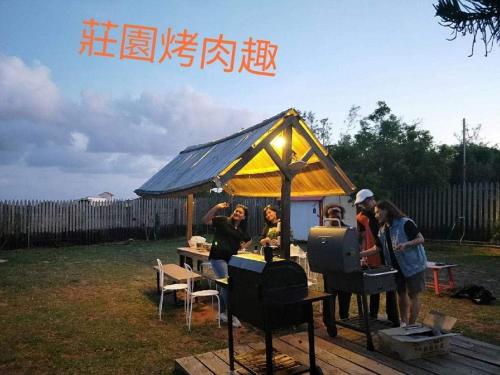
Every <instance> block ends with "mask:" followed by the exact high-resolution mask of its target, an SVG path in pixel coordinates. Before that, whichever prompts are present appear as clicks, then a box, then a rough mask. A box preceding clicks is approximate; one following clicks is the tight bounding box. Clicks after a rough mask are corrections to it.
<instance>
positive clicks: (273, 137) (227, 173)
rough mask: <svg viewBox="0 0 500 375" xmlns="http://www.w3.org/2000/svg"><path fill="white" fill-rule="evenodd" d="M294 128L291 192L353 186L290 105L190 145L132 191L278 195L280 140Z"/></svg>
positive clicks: (316, 193)
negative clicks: (258, 120)
mask: <svg viewBox="0 0 500 375" xmlns="http://www.w3.org/2000/svg"><path fill="white" fill-rule="evenodd" d="M290 126H291V127H292V150H293V159H292V163H291V165H290V166H289V167H291V169H290V170H292V171H293V173H294V177H293V182H292V189H291V196H292V197H298V196H321V195H333V194H349V193H351V192H352V191H353V190H354V188H355V187H354V185H353V184H352V183H351V181H350V180H349V178H348V177H347V176H346V175H345V173H344V172H343V171H342V170H341V169H340V167H339V166H338V165H337V164H336V163H335V161H334V160H333V159H332V158H331V157H330V156H329V155H328V152H327V150H326V149H325V148H324V147H323V146H322V145H321V143H320V142H319V141H318V140H317V139H316V137H315V136H314V134H313V132H312V131H311V129H310V128H309V127H308V126H307V124H306V122H305V121H304V120H303V119H302V118H301V117H300V116H299V115H298V113H297V111H295V110H294V109H289V110H287V111H284V112H281V113H279V114H277V115H276V116H273V117H271V118H269V119H267V120H265V121H263V122H261V123H260V124H257V125H255V126H252V127H250V128H248V129H245V130H243V131H241V132H238V133H236V134H233V135H231V136H228V137H226V138H223V139H220V140H217V141H214V142H210V143H206V144H202V145H197V146H191V147H188V148H186V149H185V150H183V151H182V152H180V153H179V155H177V156H176V157H175V158H174V159H173V160H171V161H170V163H168V164H167V165H166V166H165V167H163V168H162V169H161V170H160V171H159V172H157V173H156V174H155V175H154V176H153V177H151V178H150V179H149V180H148V181H147V182H146V183H145V184H144V185H142V186H141V187H140V188H139V189H137V190H135V193H136V194H138V195H140V196H143V197H165V196H173V195H186V194H192V193H195V192H198V191H203V190H208V189H211V188H214V187H223V188H224V189H225V190H226V191H227V192H229V193H230V194H233V195H240V196H249V197H252V196H253V197H279V196H280V195H281V183H282V173H281V172H280V170H281V171H283V170H285V169H287V168H284V167H285V166H283V165H282V164H280V163H282V161H281V147H280V145H279V138H280V135H281V133H283V131H284V130H285V129H286V128H287V127H290Z"/></svg>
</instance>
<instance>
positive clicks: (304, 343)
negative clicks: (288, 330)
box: [280, 334, 376, 375]
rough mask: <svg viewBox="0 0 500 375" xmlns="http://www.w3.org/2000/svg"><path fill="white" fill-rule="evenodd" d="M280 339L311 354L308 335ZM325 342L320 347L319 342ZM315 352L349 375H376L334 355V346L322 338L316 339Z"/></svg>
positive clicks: (317, 356)
mask: <svg viewBox="0 0 500 375" xmlns="http://www.w3.org/2000/svg"><path fill="white" fill-rule="evenodd" d="M280 339H281V340H282V341H284V342H286V343H288V344H290V345H292V346H295V347H296V348H298V349H300V350H302V351H304V352H305V353H308V352H309V341H308V337H307V334H306V335H305V336H304V337H299V336H298V335H289V336H284V337H280ZM320 341H323V343H322V344H323V345H320V344H319V342H320ZM315 351H316V358H319V359H321V360H322V361H324V362H326V363H329V364H330V365H332V366H334V367H338V368H339V369H341V370H342V371H345V372H347V373H348V374H358V375H364V374H376V372H373V371H372V370H371V369H369V368H366V367H361V366H358V365H357V364H356V363H353V362H351V361H348V360H346V359H345V358H343V357H341V356H339V355H337V354H336V353H334V350H333V344H330V343H328V342H326V341H325V340H323V339H321V338H316V339H315Z"/></svg>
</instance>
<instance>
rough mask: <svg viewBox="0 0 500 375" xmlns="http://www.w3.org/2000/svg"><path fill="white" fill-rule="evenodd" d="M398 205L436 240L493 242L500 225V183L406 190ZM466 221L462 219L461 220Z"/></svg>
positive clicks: (396, 195) (398, 194) (424, 231)
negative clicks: (463, 234) (492, 238)
mask: <svg viewBox="0 0 500 375" xmlns="http://www.w3.org/2000/svg"><path fill="white" fill-rule="evenodd" d="M393 199H394V202H395V203H396V204H397V205H398V206H399V207H400V208H401V209H402V210H403V211H404V212H405V213H406V214H408V216H410V217H412V218H414V219H415V221H416V222H417V224H418V226H419V228H420V229H421V230H422V233H423V234H424V235H425V236H426V237H428V238H433V239H451V240H456V239H458V238H460V237H461V235H462V233H463V229H464V228H463V224H462V223H464V225H465V237H464V240H470V241H489V240H490V239H491V237H492V235H493V231H494V230H495V226H496V225H499V223H500V183H498V182H496V183H489V182H487V183H469V184H466V187H465V190H463V189H462V186H461V185H449V186H447V187H446V188H444V189H432V188H413V189H410V188H406V189H401V190H400V191H398V192H397V193H396V194H395V196H394V197H393ZM462 216H463V217H464V219H460V217H462Z"/></svg>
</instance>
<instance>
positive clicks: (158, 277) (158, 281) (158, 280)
mask: <svg viewBox="0 0 500 375" xmlns="http://www.w3.org/2000/svg"><path fill="white" fill-rule="evenodd" d="M156 293H158V294H160V293H161V291H160V271H156Z"/></svg>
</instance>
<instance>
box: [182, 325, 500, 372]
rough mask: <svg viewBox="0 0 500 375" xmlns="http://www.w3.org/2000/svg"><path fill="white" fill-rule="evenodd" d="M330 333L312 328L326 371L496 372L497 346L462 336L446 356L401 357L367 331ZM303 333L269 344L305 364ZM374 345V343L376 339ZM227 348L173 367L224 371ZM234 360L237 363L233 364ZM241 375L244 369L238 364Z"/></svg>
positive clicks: (260, 346) (499, 367)
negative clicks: (369, 338) (370, 345)
mask: <svg viewBox="0 0 500 375" xmlns="http://www.w3.org/2000/svg"><path fill="white" fill-rule="evenodd" d="M338 329H339V331H338V333H339V334H338V336H337V337H335V338H331V337H329V336H328V334H327V333H326V330H325V329H317V330H316V358H317V364H318V365H319V366H320V367H321V369H322V370H323V373H325V374H381V375H385V374H439V375H442V374H452V375H459V374H497V375H498V374H500V347H499V346H495V345H491V344H488V343H484V342H481V341H477V340H473V339H469V338H467V337H463V336H456V337H453V338H452V349H451V353H450V354H448V355H446V356H440V357H433V358H426V359H418V360H411V361H405V362H403V361H400V360H398V359H395V358H392V357H389V356H387V355H385V354H382V353H380V352H377V351H374V352H370V351H368V350H367V349H366V339H365V336H363V335H361V334H360V333H358V332H355V331H352V330H349V329H346V328H340V327H338ZM307 342H308V341H307V332H300V333H295V334H290V335H286V336H281V337H276V336H274V337H273V347H274V348H275V349H277V350H279V351H281V352H283V353H286V354H288V355H290V356H292V357H294V358H295V359H296V360H298V361H299V362H302V363H303V364H305V365H307V364H308V363H309V360H308V344H307ZM375 347H376V348H377V343H376V342H375ZM263 348H264V343H263V341H262V342H258V343H255V344H249V345H243V346H237V347H236V348H235V349H236V354H241V353H246V352H248V351H254V350H259V349H263ZM228 363H229V360H228V352H227V349H223V350H218V351H215V352H210V353H204V354H199V355H194V356H191V357H184V358H179V359H176V360H175V368H176V371H177V372H179V373H183V374H197V375H198V374H227V373H228V371H229V365H228ZM236 365H237V364H236ZM236 369H237V370H238V373H239V374H248V372H247V371H246V370H245V369H243V368H241V367H238V366H236Z"/></svg>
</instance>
